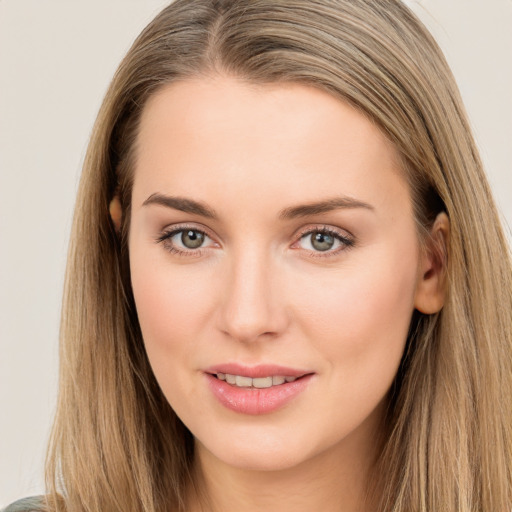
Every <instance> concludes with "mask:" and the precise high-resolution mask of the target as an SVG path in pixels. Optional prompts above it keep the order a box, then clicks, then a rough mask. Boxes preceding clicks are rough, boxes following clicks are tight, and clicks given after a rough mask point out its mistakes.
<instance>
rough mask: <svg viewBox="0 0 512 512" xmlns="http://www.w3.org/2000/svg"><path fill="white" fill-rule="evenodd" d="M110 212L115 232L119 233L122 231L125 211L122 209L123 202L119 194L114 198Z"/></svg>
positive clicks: (109, 208)
mask: <svg viewBox="0 0 512 512" xmlns="http://www.w3.org/2000/svg"><path fill="white" fill-rule="evenodd" d="M108 211H109V213H110V218H111V219H112V224H113V225H114V228H115V230H116V231H117V232H118V233H119V232H120V231H121V221H122V219H123V210H122V208H121V200H120V199H119V196H118V195H117V194H116V195H115V196H114V197H113V198H112V201H110V204H109V207H108Z"/></svg>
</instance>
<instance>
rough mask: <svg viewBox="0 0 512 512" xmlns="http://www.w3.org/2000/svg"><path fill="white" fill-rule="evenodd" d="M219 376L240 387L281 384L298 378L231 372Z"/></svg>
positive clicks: (261, 387)
mask: <svg viewBox="0 0 512 512" xmlns="http://www.w3.org/2000/svg"><path fill="white" fill-rule="evenodd" d="M217 378H218V379H219V380H224V381H226V382H227V383H228V384H231V385H233V386H237V387H239V388H257V389H264V388H270V387H272V386H280V385H281V384H284V383H285V382H293V381H294V380H297V377H284V376H282V375H273V376H271V377H270V376H269V377H258V378H254V379H252V378H251V377H245V376H243V375H230V374H229V373H217Z"/></svg>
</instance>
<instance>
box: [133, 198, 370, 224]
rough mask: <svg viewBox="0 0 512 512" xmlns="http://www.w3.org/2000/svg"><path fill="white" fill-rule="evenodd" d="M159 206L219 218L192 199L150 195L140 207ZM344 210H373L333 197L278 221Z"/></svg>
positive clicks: (287, 211)
mask: <svg viewBox="0 0 512 512" xmlns="http://www.w3.org/2000/svg"><path fill="white" fill-rule="evenodd" d="M152 204H156V205H160V206H165V207H167V208H172V209H174V210H179V211H182V212H185V213H192V214H194V215H200V216H201V217H205V218H208V219H215V220H216V219H218V218H219V216H218V214H217V213H216V212H215V210H214V209H212V208H210V207H209V206H208V205H207V204H205V203H203V202H200V201H195V200H193V199H187V198H185V197H177V196H168V195H164V194H159V193H155V194H151V195H150V196H149V197H148V198H147V199H146V200H145V201H144V203H142V206H148V205H152ZM344 208H364V209H367V210H370V211H373V210H374V208H373V206H371V205H370V204H368V203H365V202H363V201H359V200H357V199H353V198H351V197H348V196H341V197H333V198H331V199H325V200H322V201H318V202H314V203H308V204H303V205H298V206H291V207H289V208H285V209H284V210H281V212H280V213H279V216H278V217H279V219H280V220H291V219H296V218H300V217H308V216H312V215H319V214H322V213H327V212H331V211H334V210H339V209H344Z"/></svg>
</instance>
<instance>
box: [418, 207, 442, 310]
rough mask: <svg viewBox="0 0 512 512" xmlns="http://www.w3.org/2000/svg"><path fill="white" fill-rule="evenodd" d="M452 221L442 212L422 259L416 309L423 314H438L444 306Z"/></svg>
mask: <svg viewBox="0 0 512 512" xmlns="http://www.w3.org/2000/svg"><path fill="white" fill-rule="evenodd" d="M449 237H450V220H449V218H448V216H447V215H446V213H444V212H442V213H440V214H439V215H438V216H437V217H436V220H435V221H434V224H433V226H432V229H431V230H430V235H429V236H428V238H427V240H426V243H425V247H424V250H423V254H422V257H421V262H420V268H419V273H418V282H417V286H416V295H415V299H414V307H415V308H416V309H417V310H418V311H420V312H421V313H424V314H427V315H432V314H434V313H438V312H439V311H440V310H441V308H442V307H443V305H444V300H445V294H446V284H447V283H446V273H447V263H448V242H449Z"/></svg>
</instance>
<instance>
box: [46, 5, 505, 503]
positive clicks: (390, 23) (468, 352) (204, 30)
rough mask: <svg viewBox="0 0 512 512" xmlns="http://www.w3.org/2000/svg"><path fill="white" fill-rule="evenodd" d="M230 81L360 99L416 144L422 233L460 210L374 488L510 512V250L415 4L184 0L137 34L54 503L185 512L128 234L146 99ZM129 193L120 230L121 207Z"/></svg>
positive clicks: (413, 171) (105, 148)
mask: <svg viewBox="0 0 512 512" xmlns="http://www.w3.org/2000/svg"><path fill="white" fill-rule="evenodd" d="M215 73H228V74H230V75H234V76H237V77H240V78H242V79H245V80H248V81H251V82H257V83H269V82H298V83H305V84H308V85H313V86H316V87H318V88H321V89H323V90H325V91H327V92H329V93H330V94H332V95H334V96H336V97H338V98H339V99H340V100H343V101H346V102H349V103H350V104H351V105H353V106H355V107H356V108H357V109H359V110H360V111H361V112H363V113H364V114H365V115H366V116H368V117H370V118H371V119H372V120H373V121H374V122H375V123H377V124H378V125H379V126H380V128H381V129H382V131H383V132H384V133H385V134H386V135H387V136H388V137H389V139H390V140H391V141H392V142H393V143H394V144H395V147H396V148H397V150H398V151H399V153H400V154H401V156H402V159H403V162H404V164H403V166H404V173H405V175H406V176H407V179H408V181H409V184H410V189H411V194H412V196H413V200H414V205H415V216H416V220H417V224H418V227H419V233H424V232H427V231H428V228H429V226H430V225H431V223H432V220H433V219H434V218H435V215H436V214H437V213H439V212H440V211H446V213H447V214H448V216H449V219H450V223H451V236H450V239H449V246H448V251H447V252H448V264H447V271H446V272H447V280H448V295H447V299H446V303H445V306H444V308H443V310H442V311H441V312H440V313H439V314H437V315H430V316H427V315H421V314H419V313H415V315H414V317H413V320H412V323H411V329H410V335H409V339H408V343H407V349H406V352H405V354H404V357H403V360H402V364H401V367H400V370H399V372H398V375H397V377H396V379H395V383H394V385H393V388H392V390H391V393H390V403H389V408H388V415H387V425H386V431H385V436H384V437H385V439H384V446H383V449H382V453H381V455H380V458H379V460H378V462H377V465H376V470H375V475H374V482H373V484H374V487H373V488H375V489H379V492H380V493H381V505H380V508H379V511H382V512H415V511H418V512H427V511H429V512H440V511H450V512H454V511H459V512H476V511H478V512H497V511H505V510H510V509H511V508H512V272H511V268H512V266H511V262H510V255H509V251H508V247H507V243H506V240H505V237H504V235H503V232H502V229H501V226H500V222H499V219H498V215H497V213H496V209H495V207H494V203H493V200H492V197H491V192H490V190H489V186H488V184H487V181H486V178H485V176H484V173H483V171H482V164H481V161H480V159H479V156H478V152H477V149H476V147H475V143H474V141H473V138H472V135H471V130H470V127H469V124H468V122H467V119H466V114H465V111H464V108H463V105H462V102H461V99H460V96H459V93H458V90H457V87H456V85H455V82H454V79H453V77H452V75H451V72H450V70H449V68H448V66H447V64H446V62H445V59H444V57H443V55H442V53H441V51H440V50H439V48H438V46H437V45H436V43H435V42H434V40H433V38H432V37H431V36H430V34H429V33H428V32H427V31H426V29H425V28H424V27H423V25H422V24H421V23H420V22H419V21H418V20H417V19H416V17H415V16H414V15H413V14H412V13H411V11H410V10H409V9H408V8H407V7H405V6H404V5H403V4H402V3H400V2H399V1H398V0H232V1H224V2H222V1H217V2H216V1H212V0H176V1H175V2H174V3H172V4H171V5H170V6H168V7H167V8H165V9H164V10H163V11H162V12H161V13H160V14H159V15H158V16H157V17H156V18H155V19H154V20H153V22H151V24H150V25H149V26H148V27H147V28H146V29H145V30H144V31H143V33H142V34H141V35H140V36H139V37H138V39H137V40H136V41H135V43H134V44H133V46H132V48H131V49H130V51H129V52H128V54H127V56H126V57H125V59H124V60H123V62H122V63H121V65H120V67H119V69H118V71H117V73H116V75H115V77H114V79H113V81H112V84H111V86H110V89H109V91H108V93H107V95H106V98H105V100H104V102H103V105H102V107H101V110H100V112H99V115H98V119H97V122H96V125H95V128H94V132H93V135H92V138H91V141H90V145H89V149H88V153H87V156H86V160H85V164H84V169H83V174H82V179H81V183H80V189H79V193H78V199H77V205H76V212H75V218H74V224H73V234H72V242H71V246H70V252H69V260H68V269H67V277H66V287H65V297H64V306H63V315H62V325H61V354H60V357H61V370H60V392H59V401H58V411H57V415H56V420H55V425H54V429H53V434H52V438H51V443H50V448H49V452H48V460H47V482H48V499H47V506H48V509H49V510H55V511H57V510H58V511H61V510H67V511H68V512H79V511H80V512H83V511H90V512H98V511H104V512H109V511H123V512H130V511H133V512H135V511H137V512H140V511H145V512H163V511H164V510H165V511H168V510H182V509H183V508H184V506H185V505H184V492H185V488H186V486H187V484H189V483H190V479H191V470H192V464H193V454H194V446H193V439H192V436H191V434H190V432H189V431H188V430H187V429H186V427H185V426H184V425H183V424H182V423H181V421H180V420H179V419H178V418H177V417H176V415H175V414H174V412H173V410H172V409H171V407H170V406H169V404H168V403H167V401H166V399H165V398H164V396H163V394H162V393H161V391H160V389H159V387H158V385H157V383H156V381H155V378H154V376H153V374H152V371H151V368H150V366H149V363H148V360H147V357H146V354H145V351H144V346H143V341H142V336H141V333H140V329H139V326H138V321H137V314H136V310H135V306H134V302H133V297H132V292H131V287H130V279H129V266H128V257H127V256H128V254H127V235H128V226H129V220H130V199H131V184H132V173H133V160H134V152H135V149H136V144H135V143H136V137H137V129H138V122H139V119H140V115H141V111H142V109H143V108H144V105H145V103H146V101H147V99H148V98H149V97H150V96H151V95H152V94H153V93H154V92H155V91H156V90H157V89H159V88H160V87H162V85H164V84H167V83H169V82H172V81H174V80H181V79H186V78H188V77H197V76H201V75H205V76H208V75H212V74H215ZM116 193H117V194H118V195H119V196H120V198H121V202H122V207H123V215H124V218H123V228H122V231H121V233H119V234H118V233H116V232H115V229H114V227H113V225H112V222H111V220H110V217H109V202H110V200H111V199H112V197H113V195H114V194H116Z"/></svg>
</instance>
